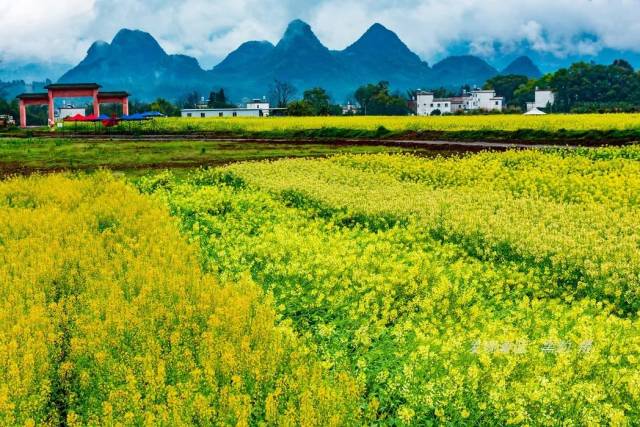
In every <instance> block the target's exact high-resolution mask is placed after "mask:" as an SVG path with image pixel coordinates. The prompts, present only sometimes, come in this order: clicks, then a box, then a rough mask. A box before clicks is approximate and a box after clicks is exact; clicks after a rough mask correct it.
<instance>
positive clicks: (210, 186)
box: [0, 146, 640, 426]
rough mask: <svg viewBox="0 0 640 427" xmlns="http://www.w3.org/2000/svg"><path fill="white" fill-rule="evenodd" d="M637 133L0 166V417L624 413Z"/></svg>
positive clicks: (395, 421)
mask: <svg viewBox="0 0 640 427" xmlns="http://www.w3.org/2000/svg"><path fill="white" fill-rule="evenodd" d="M639 249H640V149H639V148H637V147H635V146H632V147H625V148H603V149H596V150H586V149H584V150H554V151H518V152H516V151H514V152H505V153H495V152H486V153H480V154H474V155H465V156H454V157H446V158H444V157H434V158H422V157H417V156H413V155H388V154H376V155H360V156H358V155H338V156H334V157H330V158H323V159H287V160H279V161H268V162H252V163H237V164H233V165H228V166H225V167H221V168H215V169H209V170H198V171H194V172H192V173H191V174H190V175H188V176H186V177H185V176H183V175H181V176H179V177H176V176H173V175H172V173H171V172H162V173H155V174H152V175H149V176H146V177H142V178H138V179H136V181H135V182H134V183H133V184H131V183H125V182H123V181H120V180H118V179H116V178H114V177H113V176H112V175H110V174H109V173H107V172H98V173H96V174H94V175H91V176H84V175H83V176H71V175H64V174H63V175H51V176H47V177H41V176H34V177H30V178H11V179H8V180H5V181H1V182H0V425H61V424H68V425H240V426H243V425H317V426H320V425H322V426H324V425H336V426H337V425H340V426H342V425H348V426H351V425H389V426H403V425H486V426H494V425H532V426H533V425H535V426H538V425H540V426H556V425H567V426H582V425H587V426H599V425H612V426H631V425H637V424H640V364H639V362H640V319H639V315H640V250H639Z"/></svg>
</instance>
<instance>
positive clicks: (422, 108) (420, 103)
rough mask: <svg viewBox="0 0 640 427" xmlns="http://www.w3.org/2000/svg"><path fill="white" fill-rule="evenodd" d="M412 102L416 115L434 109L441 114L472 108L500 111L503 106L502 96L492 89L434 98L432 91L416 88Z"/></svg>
mask: <svg viewBox="0 0 640 427" xmlns="http://www.w3.org/2000/svg"><path fill="white" fill-rule="evenodd" d="M413 102H415V110H416V114H417V115H418V116H431V115H433V112H434V111H436V110H438V111H440V113H441V114H451V113H456V112H459V111H474V110H475V111H479V110H482V111H502V109H503V107H504V98H503V97H501V96H496V92H495V91H493V90H473V91H471V92H469V93H466V92H465V93H464V94H463V96H458V97H454V98H435V96H434V94H433V93H432V92H426V91H421V90H418V92H417V93H416V97H415V100H414V101H413Z"/></svg>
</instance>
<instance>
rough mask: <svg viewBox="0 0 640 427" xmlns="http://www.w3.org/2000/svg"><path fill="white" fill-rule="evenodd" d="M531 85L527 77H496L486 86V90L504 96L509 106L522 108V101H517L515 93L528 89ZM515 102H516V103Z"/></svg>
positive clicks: (488, 81)
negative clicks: (491, 90) (528, 84)
mask: <svg viewBox="0 0 640 427" xmlns="http://www.w3.org/2000/svg"><path fill="white" fill-rule="evenodd" d="M527 83H529V78H528V77H527V76H518V75H515V74H511V75H506V76H495V77H493V78H491V79H489V80H487V82H486V83H485V84H484V89H493V90H495V91H496V95H498V96H503V97H504V99H505V103H506V105H508V106H518V107H522V105H521V104H522V101H521V100H520V99H516V96H515V93H516V91H517V90H518V89H519V88H521V87H526V86H527ZM514 101H515V102H514Z"/></svg>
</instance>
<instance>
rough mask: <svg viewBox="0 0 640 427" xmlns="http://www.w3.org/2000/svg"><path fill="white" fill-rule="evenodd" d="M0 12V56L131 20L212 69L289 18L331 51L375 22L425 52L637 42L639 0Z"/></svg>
mask: <svg viewBox="0 0 640 427" xmlns="http://www.w3.org/2000/svg"><path fill="white" fill-rule="evenodd" d="M0 10H1V11H3V12H2V14H0V57H4V58H5V59H18V60H27V59H37V60H41V61H54V62H77V61H79V60H80V59H82V57H83V56H84V54H85V52H86V50H87V49H88V47H89V46H90V45H91V43H92V42H93V41H94V40H97V39H103V40H106V41H110V40H111V38H112V37H113V36H114V35H115V33H116V32H117V31H118V30H119V29H120V28H137V29H142V30H145V31H148V32H150V33H152V34H153V35H154V36H155V37H156V38H157V39H158V40H159V41H160V43H161V45H162V46H163V47H164V48H165V49H166V50H167V51H169V52H170V53H185V54H189V55H192V56H195V57H196V58H198V59H199V60H200V61H201V63H202V64H203V65H204V66H206V67H210V66H212V65H214V64H215V63H216V62H217V61H219V60H220V59H222V58H223V57H224V56H225V55H226V54H227V53H228V52H230V51H231V50H233V49H235V48H236V47H237V46H238V45H240V44H241V43H242V42H244V41H247V40H253V39H258V40H270V41H272V42H274V43H275V42H277V41H278V39H279V38H280V36H281V34H282V32H283V31H284V29H285V27H286V25H287V23H288V22H289V21H290V20H292V19H294V18H302V19H304V20H306V21H308V22H309V23H310V24H311V25H312V26H313V28H314V30H315V31H316V33H317V34H318V36H319V38H320V39H321V40H322V41H323V42H324V43H325V44H326V45H327V46H329V47H330V48H333V49H343V48H344V47H346V46H347V45H349V44H351V43H353V42H354V41H355V40H356V39H357V38H358V37H359V36H360V35H361V34H362V33H363V32H364V31H365V30H366V29H367V28H368V27H369V26H370V25H371V24H372V23H374V22H380V23H382V24H383V25H385V26H387V27H389V28H390V29H392V30H394V31H396V32H397V33H398V34H399V36H400V37H401V38H402V39H403V40H404V41H405V42H406V43H407V44H408V45H409V47H410V48H412V49H413V50H415V51H416V52H417V53H419V54H420V55H421V56H422V57H423V58H424V59H426V60H432V59H433V58H434V57H438V56H439V55H441V54H443V52H445V51H446V48H447V46H448V45H450V44H452V43H456V42H468V43H469V45H470V48H471V50H472V52H474V53H478V54H482V55H484V56H491V55H495V54H496V53H497V52H495V49H496V48H495V46H497V45H498V46H500V49H502V50H505V49H507V50H508V49H510V48H511V47H514V46H516V45H517V44H518V43H519V42H522V41H526V42H528V43H529V45H530V46H532V47H533V48H534V49H535V50H538V51H540V52H544V53H551V54H553V55H556V56H559V57H562V56H566V55H569V54H572V53H582V54H585V53H597V52H598V51H599V50H601V49H603V48H605V47H610V48H616V49H629V50H635V51H638V50H640V47H639V46H638V42H637V41H638V40H640V21H639V20H638V19H637V17H638V16H640V1H638V0H456V1H450V0H377V1H362V0H234V1H232V2H230V1H228V0H225V1H222V0H182V1H173V0H59V1H57V2H53V3H50V2H45V0H21V1H14V0H0ZM584 34H589V37H586V38H585V37H583V35H584ZM496 42H497V43H496Z"/></svg>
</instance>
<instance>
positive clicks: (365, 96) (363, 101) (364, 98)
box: [354, 81, 409, 116]
mask: <svg viewBox="0 0 640 427" xmlns="http://www.w3.org/2000/svg"><path fill="white" fill-rule="evenodd" d="M354 97H355V99H356V100H357V101H358V104H360V107H361V111H362V113H363V114H364V115H386V116H401V115H407V114H408V113H409V105H408V102H407V99H406V98H404V97H402V96H401V95H400V94H399V93H394V94H391V93H390V92H389V83H388V82H385V81H382V82H380V83H378V84H375V85H374V84H367V85H365V86H360V87H359V88H358V89H357V90H356V92H355V93H354Z"/></svg>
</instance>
